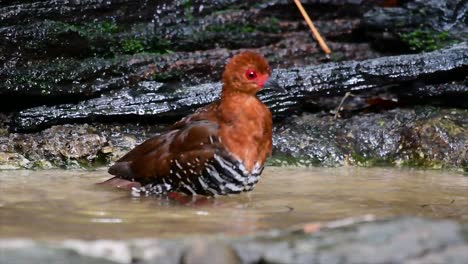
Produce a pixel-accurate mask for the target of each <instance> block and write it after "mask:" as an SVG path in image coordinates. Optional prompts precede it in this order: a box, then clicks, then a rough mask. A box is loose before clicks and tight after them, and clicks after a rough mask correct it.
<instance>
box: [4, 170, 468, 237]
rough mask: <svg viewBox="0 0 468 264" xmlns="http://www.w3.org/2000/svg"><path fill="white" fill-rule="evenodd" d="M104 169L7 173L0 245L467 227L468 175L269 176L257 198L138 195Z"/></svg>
mask: <svg viewBox="0 0 468 264" xmlns="http://www.w3.org/2000/svg"><path fill="white" fill-rule="evenodd" d="M108 177H109V175H107V173H106V171H105V170H97V171H83V170H68V171H64V170H43V171H0V238H5V237H19V238H28V237H30V238H35V239H48V240H55V239H66V238H79V239H96V238H100V239H129V238H142V237H164V238H173V237H180V236H186V235H198V234H219V233H227V234H235V235H237V234H246V233H250V232H253V231H258V230H265V229H270V228H286V227H289V226H292V225H297V224H301V223H305V222H312V221H328V220H336V219H341V218H345V217H352V216H361V215H364V214H373V215H375V216H376V217H378V218H383V217H391V216H400V215H415V216H428V217H434V218H451V219H456V220H458V221H463V222H468V177H464V176H463V175H462V174H457V173H451V172H440V171H422V170H409V169H390V168H372V169H369V168H355V167H343V168H274V167H269V168H267V169H265V171H264V174H263V178H262V179H261V180H260V183H259V184H258V185H257V188H256V189H255V190H254V191H253V192H251V193H245V194H241V195H233V196H227V197H217V198H208V199H206V198H201V199H200V198H197V199H191V198H188V197H180V198H178V199H170V198H167V197H165V198H161V197H132V196H131V195H130V194H129V192H127V191H123V190H118V189H112V188H109V187H106V186H100V185H96V184H95V183H97V182H100V181H103V180H105V179H107V178H108Z"/></svg>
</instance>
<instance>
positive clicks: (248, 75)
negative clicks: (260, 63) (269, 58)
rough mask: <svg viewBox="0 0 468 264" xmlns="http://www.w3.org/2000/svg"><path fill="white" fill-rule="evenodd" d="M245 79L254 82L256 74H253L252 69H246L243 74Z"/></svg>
mask: <svg viewBox="0 0 468 264" xmlns="http://www.w3.org/2000/svg"><path fill="white" fill-rule="evenodd" d="M245 77H247V79H249V80H255V79H256V78H257V72H255V71H254V70H252V69H248V70H247V71H246V72H245Z"/></svg>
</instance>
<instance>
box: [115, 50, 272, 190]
mask: <svg viewBox="0 0 468 264" xmlns="http://www.w3.org/2000/svg"><path fill="white" fill-rule="evenodd" d="M270 74H271V69H270V67H269V65H268V63H267V61H266V60H265V59H264V58H263V57H262V56H261V55H259V54H257V53H254V52H248V51H247V52H243V53H240V54H239V55H237V56H235V57H233V58H232V59H231V60H230V61H229V63H228V64H227V66H226V68H225V71H224V73H223V90H222V94H221V99H220V100H218V101H217V102H214V103H212V104H210V105H207V106H205V107H202V108H200V109H198V110H197V111H196V112H195V113H193V114H191V115H188V116H186V117H185V118H183V119H182V120H180V121H178V122H177V123H175V124H174V125H173V126H171V127H170V128H169V129H168V130H167V131H166V132H164V133H162V134H160V135H159V136H156V137H154V138H151V139H149V140H147V141H145V142H143V143H142V144H141V145H139V146H137V147H135V148H134V149H133V150H131V151H130V152H129V153H127V154H126V155H125V156H123V157H122V158H121V159H120V160H118V161H117V162H116V163H115V164H114V165H113V166H112V167H110V168H109V173H111V174H113V175H115V176H116V177H118V178H120V179H125V180H129V181H136V182H139V183H140V184H141V185H142V186H143V187H141V188H139V189H136V191H137V192H140V193H142V192H143V193H146V194H152V193H154V194H158V193H165V192H168V191H181V192H185V193H188V194H205V195H216V194H227V193H237V192H240V191H248V190H251V189H252V188H253V186H254V185H255V184H256V182H257V181H258V178H259V176H260V173H261V171H262V169H263V166H264V164H265V161H266V159H267V157H268V156H269V155H270V153H271V149H272V116H271V113H270V111H269V110H268V108H267V107H266V106H265V105H264V104H263V103H262V102H261V101H260V100H259V99H258V98H257V96H256V93H257V92H258V91H259V90H261V89H262V88H263V85H264V84H265V82H266V80H267V79H268V78H269V76H270ZM113 185H118V184H115V178H114V182H113Z"/></svg>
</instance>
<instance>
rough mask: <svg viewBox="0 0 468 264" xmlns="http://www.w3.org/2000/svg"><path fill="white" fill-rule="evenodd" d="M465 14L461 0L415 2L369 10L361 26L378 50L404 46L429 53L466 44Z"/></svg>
mask: <svg viewBox="0 0 468 264" xmlns="http://www.w3.org/2000/svg"><path fill="white" fill-rule="evenodd" d="M467 14H468V3H467V2H466V1H464V0H443V1H441V0H414V1H406V4H404V5H403V6H402V7H395V8H376V9H374V10H371V11H369V12H368V13H366V14H365V15H364V18H363V23H364V25H365V27H366V28H367V31H368V35H371V36H372V37H373V38H376V39H377V42H378V43H377V45H376V46H378V47H380V48H381V49H387V50H388V49H392V48H395V46H396V47H399V48H400V49H401V46H402V44H403V43H405V44H406V45H407V46H408V47H409V48H410V49H412V50H416V51H420V50H425V51H429V50H435V49H439V48H441V47H444V46H446V45H447V44H450V43H453V42H456V41H457V40H458V41H467V40H468V17H467Z"/></svg>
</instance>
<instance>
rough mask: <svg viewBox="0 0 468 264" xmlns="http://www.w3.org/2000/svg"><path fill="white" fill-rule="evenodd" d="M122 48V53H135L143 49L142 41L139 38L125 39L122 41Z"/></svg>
mask: <svg viewBox="0 0 468 264" xmlns="http://www.w3.org/2000/svg"><path fill="white" fill-rule="evenodd" d="M122 49H123V51H124V53H127V54H135V53H140V52H143V51H144V50H145V47H144V45H143V41H142V40H139V39H126V40H124V41H123V42H122Z"/></svg>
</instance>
